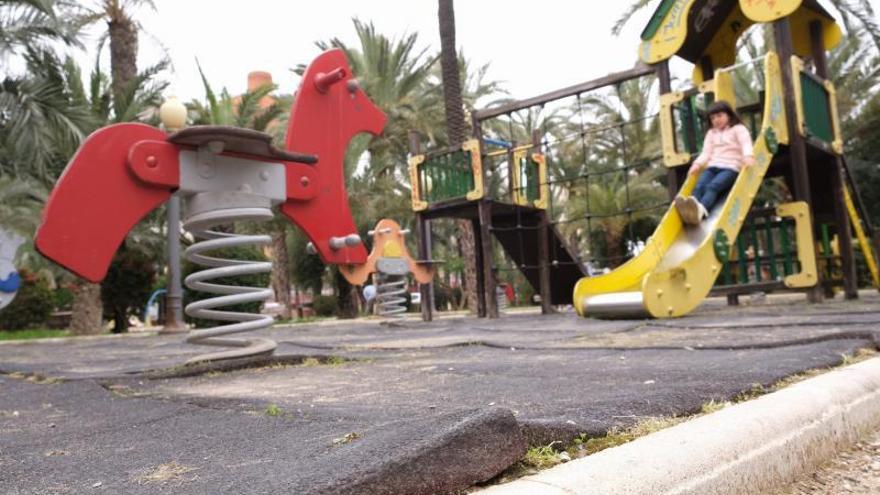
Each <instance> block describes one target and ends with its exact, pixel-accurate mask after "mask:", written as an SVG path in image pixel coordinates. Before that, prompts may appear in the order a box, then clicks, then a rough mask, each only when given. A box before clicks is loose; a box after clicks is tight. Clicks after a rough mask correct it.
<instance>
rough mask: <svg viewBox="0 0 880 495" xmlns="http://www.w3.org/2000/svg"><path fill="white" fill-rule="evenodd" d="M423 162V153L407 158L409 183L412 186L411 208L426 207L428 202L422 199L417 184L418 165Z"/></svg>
mask: <svg viewBox="0 0 880 495" xmlns="http://www.w3.org/2000/svg"><path fill="white" fill-rule="evenodd" d="M424 162H425V155H416V156H413V157H410V159H409V183H410V187H411V188H412V210H413V211H422V210H424V209H426V208H428V202H427V201H423V200H422V193H423V192H426V191H422V190H421V186H420V185H419V184H420V182H419V166H420V165H421V164H422V163H424Z"/></svg>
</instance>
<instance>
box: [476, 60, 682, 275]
mask: <svg viewBox="0 0 880 495" xmlns="http://www.w3.org/2000/svg"><path fill="white" fill-rule="evenodd" d="M657 94H658V91H657V88H656V83H655V82H654V78H653V77H639V78H633V79H631V80H626V81H618V82H617V83H616V84H610V85H608V86H605V87H600V88H596V89H593V90H590V91H585V92H579V93H575V94H571V95H565V96H562V97H560V98H557V99H552V100H549V101H541V102H539V103H534V104H528V103H527V104H524V105H523V106H520V107H512V108H510V109H508V110H507V111H506V112H504V113H502V114H499V115H493V116H491V117H490V118H487V119H479V118H478V119H477V121H478V122H479V124H478V125H479V127H480V133H481V135H482V136H483V144H484V147H483V149H484V154H483V167H484V168H485V169H486V175H487V182H488V183H487V185H486V191H487V195H489V196H490V197H491V198H492V199H495V200H497V201H501V202H503V201H509V199H507V198H510V197H511V196H513V197H516V195H517V194H519V195H520V196H519V197H520V198H523V197H525V198H531V197H533V196H534V195H535V192H534V191H535V189H537V187H541V186H546V191H547V194H546V202H545V203H544V205H543V206H544V207H545V208H546V214H547V216H548V221H549V227H550V228H551V229H554V230H555V231H556V233H557V235H558V236H559V237H560V238H561V239H563V240H564V241H563V242H562V243H556V242H551V243H550V245H549V248H550V249H549V263H550V264H551V265H552V266H560V265H567V264H568V265H580V266H581V267H582V268H583V269H584V271H586V272H587V273H590V274H596V273H600V272H602V271H604V270H605V269H611V268H614V267H616V266H619V265H620V264H622V263H623V262H625V261H626V260H627V259H629V258H630V257H632V256H633V255H635V254H637V253H638V251H639V249H640V247H641V246H643V245H644V242H645V241H646V240H647V237H648V236H649V235H650V234H651V232H653V229H654V227H655V226H656V225H657V221H658V220H659V218H660V216H661V215H662V213H663V212H664V211H665V210H666V209H667V208H668V204H669V200H668V193H667V189H666V187H665V180H666V175H665V173H666V170H665V168H664V167H663V166H662V156H661V140H660V129H659V116H658V113H657V111H656V107H657V106H658V105H657V102H656V95H657ZM524 148H525V149H526V150H527V152H526V153H525V155H526V157H527V158H526V161H528V160H529V157H531V154H532V153H540V154H541V155H542V156H543V159H544V160H545V161H546V176H545V177H544V180H542V181H540V184H537V187H535V182H534V180H530V181H526V180H523V179H520V180H516V179H517V178H516V177H515V176H516V174H517V173H519V174H523V172H522V170H523V168H524V165H522V164H517V165H518V166H517V167H513V166H512V165H514V163H512V162H513V161H514V160H515V159H517V158H518V157H519V156H522V154H517V151H518V150H521V149H524ZM527 188H530V190H526V189H527ZM520 204H522V203H520ZM493 216H494V215H493ZM540 228H541V226H540V225H539V224H538V222H537V221H536V220H534V217H531V216H528V215H527V211H526V210H524V209H522V208H518V209H515V210H514V212H513V214H511V215H510V218H507V219H498V220H495V219H493V225H492V226H491V230H492V231H493V232H494V233H495V236H496V237H497V238H503V239H506V241H504V242H503V243H504V244H505V246H504V247H505V248H506V251H507V252H510V251H511V244H513V245H514V249H513V250H514V251H519V252H520V253H522V252H524V251H526V250H527V249H529V248H530V246H533V245H534V241H529V238H532V239H533V238H535V237H537V232H536V231H537V230H538V229H540ZM504 251H505V250H501V249H498V250H496V252H497V253H498V255H496V256H495V259H496V262H497V266H496V269H497V270H498V271H499V272H502V271H507V272H512V271H520V272H524V271H526V270H537V269H538V268H539V267H540V265H539V262H538V258H537V257H536V256H533V257H528V256H519V257H518V258H519V259H518V260H517V261H514V260H513V259H511V258H510V257H508V256H506V255H505V254H504ZM527 260H532V261H534V263H529V262H528V261H527Z"/></svg>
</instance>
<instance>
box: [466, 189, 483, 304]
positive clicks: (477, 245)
mask: <svg viewBox="0 0 880 495" xmlns="http://www.w3.org/2000/svg"><path fill="white" fill-rule="evenodd" d="M480 202H482V201H480ZM471 228H472V229H473V230H474V257H475V258H476V259H475V260H474V262H475V263H476V265H477V287H476V290H477V317H479V318H485V317H486V316H488V315H487V311H486V269H485V268H486V259H485V257H484V256H483V229H482V228H480V218H479V210H478V212H477V218H474V219H472V220H471ZM465 262H467V260H465Z"/></svg>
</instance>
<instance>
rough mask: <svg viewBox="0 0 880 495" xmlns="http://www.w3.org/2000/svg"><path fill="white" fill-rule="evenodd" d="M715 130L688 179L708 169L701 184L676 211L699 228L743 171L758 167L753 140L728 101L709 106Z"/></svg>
mask: <svg viewBox="0 0 880 495" xmlns="http://www.w3.org/2000/svg"><path fill="white" fill-rule="evenodd" d="M708 114H709V121H710V122H711V124H712V127H711V128H710V129H709V131H708V132H707V133H706V139H705V140H704V141H703V152H702V153H700V156H698V157H697V159H696V160H694V163H693V165H691V168H690V170H688V175H696V174H699V173H700V170H702V169H703V168H705V167H706V166H707V165H708V166H709V168H707V169H706V170H705V171H703V173H702V175H700V178H699V180H697V185H696V187H695V188H694V192H693V195H692V196H690V197H683V196H678V197H676V198H675V208H676V209H677V210H678V213H679V215H681V219H682V221H683V222H684V223H686V224H690V225H697V224H699V223H700V222H701V221H702V220H703V219H704V218H706V217H708V216H709V212H710V211H712V208H713V207H714V206H715V204H716V203H717V202H718V199H719V198H722V197H723V196H724V195H725V194H726V193H727V191H729V190H730V188H731V187H733V183H734V182H736V177H737V175H738V174H739V171H740V170H741V169H742V168H744V167H751V166H752V165H754V164H755V157H754V154H753V152H752V137H751V136H750V135H749V130H748V129H746V126H744V125H743V124H742V121H741V120H740V118H739V115H737V114H736V112H735V111H734V110H733V108H731V106H730V104H729V103H727V102H726V101H723V100H719V101H716V102H715V103H713V104H712V105H710V106H709V111H708Z"/></svg>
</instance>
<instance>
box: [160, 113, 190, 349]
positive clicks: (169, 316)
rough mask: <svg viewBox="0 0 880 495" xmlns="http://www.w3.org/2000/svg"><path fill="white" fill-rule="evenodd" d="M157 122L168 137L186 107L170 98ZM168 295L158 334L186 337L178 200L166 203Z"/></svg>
mask: <svg viewBox="0 0 880 495" xmlns="http://www.w3.org/2000/svg"><path fill="white" fill-rule="evenodd" d="M159 118H160V119H161V120H162V125H163V126H164V127H165V130H166V131H167V132H169V133H172V132H177V131H179V130H181V129H183V128H184V127H186V107H185V106H184V105H183V103H181V102H180V101H179V100H178V99H177V98H176V97H174V96H171V97H169V98H168V99H167V100H165V103H163V104H162V106H161V107H159ZM167 208H168V281H167V282H168V292H167V294H166V297H165V301H166V304H165V326H164V327H162V330H161V331H160V332H159V333H160V334H170V333H185V332H187V328H186V323H184V321H183V289H182V288H181V282H180V281H181V276H180V198H179V197H178V196H177V194H172V195H171V198H169V199H168V203H167Z"/></svg>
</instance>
